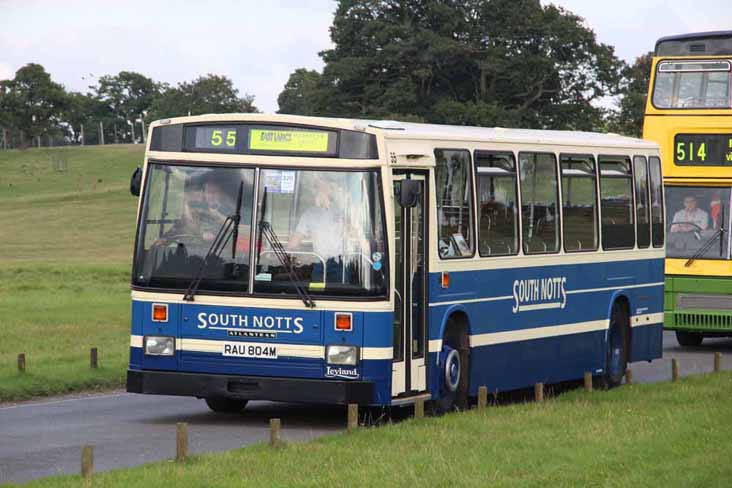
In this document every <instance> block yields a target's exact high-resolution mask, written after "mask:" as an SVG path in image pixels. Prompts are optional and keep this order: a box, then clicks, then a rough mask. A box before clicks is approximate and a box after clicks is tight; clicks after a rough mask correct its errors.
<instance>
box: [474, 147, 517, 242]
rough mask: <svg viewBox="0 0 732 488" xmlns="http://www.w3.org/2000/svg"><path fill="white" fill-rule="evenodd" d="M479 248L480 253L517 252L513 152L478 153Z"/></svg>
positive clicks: (476, 160) (476, 164) (476, 159)
mask: <svg viewBox="0 0 732 488" xmlns="http://www.w3.org/2000/svg"><path fill="white" fill-rule="evenodd" d="M475 172H476V175H477V176H476V184H477V190H478V251H479V252H480V255H481V256H506V255H512V254H517V253H518V247H519V246H518V198H517V190H516V158H515V157H514V155H513V153H510V152H492V151H476V152H475Z"/></svg>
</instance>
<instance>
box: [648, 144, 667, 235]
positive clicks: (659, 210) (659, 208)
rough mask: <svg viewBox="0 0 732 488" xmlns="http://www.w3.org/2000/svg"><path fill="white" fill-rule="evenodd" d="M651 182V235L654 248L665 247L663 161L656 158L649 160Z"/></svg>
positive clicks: (652, 157)
mask: <svg viewBox="0 0 732 488" xmlns="http://www.w3.org/2000/svg"><path fill="white" fill-rule="evenodd" d="M648 165H649V170H650V171H649V176H650V182H651V231H652V232H651V234H652V240H653V247H662V246H663V237H664V234H665V231H664V225H663V186H662V184H661V160H660V159H659V158H657V157H656V156H651V157H650V158H648Z"/></svg>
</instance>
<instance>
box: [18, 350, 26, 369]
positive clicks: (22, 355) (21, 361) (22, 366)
mask: <svg viewBox="0 0 732 488" xmlns="http://www.w3.org/2000/svg"><path fill="white" fill-rule="evenodd" d="M18 372H19V373H25V353H24V352H21V353H20V354H18Z"/></svg>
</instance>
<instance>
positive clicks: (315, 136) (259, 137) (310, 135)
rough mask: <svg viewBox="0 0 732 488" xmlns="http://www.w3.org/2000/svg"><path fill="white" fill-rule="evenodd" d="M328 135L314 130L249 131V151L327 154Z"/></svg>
mask: <svg viewBox="0 0 732 488" xmlns="http://www.w3.org/2000/svg"><path fill="white" fill-rule="evenodd" d="M330 135H331V134H330V133H328V132H325V131H314V130H294V129H255V128H252V129H250V130H249V149H250V150H251V151H272V152H303V153H327V152H329V151H328V147H329V144H328V143H329V137H330Z"/></svg>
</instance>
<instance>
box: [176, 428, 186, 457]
mask: <svg viewBox="0 0 732 488" xmlns="http://www.w3.org/2000/svg"><path fill="white" fill-rule="evenodd" d="M175 427H176V435H175V461H176V462H178V463H182V462H184V461H185V460H186V458H187V457H188V424H187V423H186V422H178V423H177V424H175Z"/></svg>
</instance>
